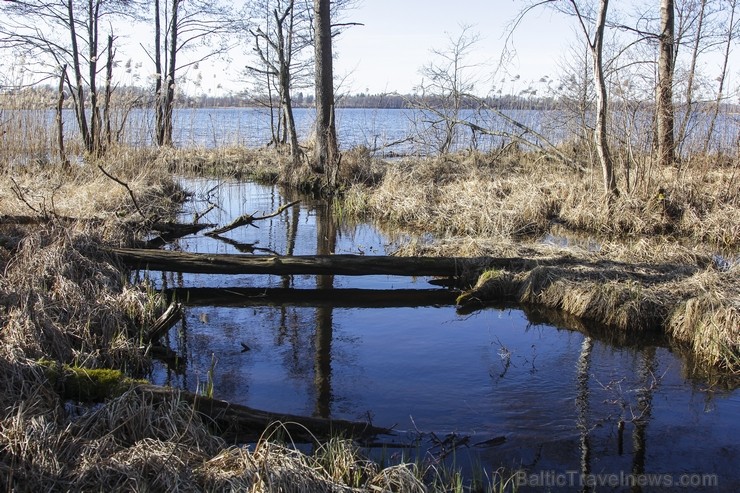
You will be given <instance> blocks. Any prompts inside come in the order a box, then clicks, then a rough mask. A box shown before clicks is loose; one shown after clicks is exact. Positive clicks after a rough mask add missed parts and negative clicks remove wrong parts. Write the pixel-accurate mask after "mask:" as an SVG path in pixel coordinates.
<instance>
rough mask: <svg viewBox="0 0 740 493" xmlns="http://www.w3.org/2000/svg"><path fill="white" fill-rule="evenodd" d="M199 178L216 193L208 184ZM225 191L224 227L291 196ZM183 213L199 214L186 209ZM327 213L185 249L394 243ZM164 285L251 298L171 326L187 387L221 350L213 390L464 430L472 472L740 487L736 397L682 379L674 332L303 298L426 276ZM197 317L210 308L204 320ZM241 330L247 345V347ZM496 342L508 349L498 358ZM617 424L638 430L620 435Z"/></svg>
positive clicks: (287, 250)
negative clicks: (681, 480) (657, 336)
mask: <svg viewBox="0 0 740 493" xmlns="http://www.w3.org/2000/svg"><path fill="white" fill-rule="evenodd" d="M202 186H203V188H204V189H205V190H209V189H211V188H212V187H213V183H212V182H210V183H206V184H204V185H202ZM218 190H219V191H218V192H217V193H219V194H220V201H221V204H220V205H221V207H222V209H216V210H214V211H213V212H212V214H219V213H221V212H219V211H227V212H228V214H226V213H224V214H223V216H221V217H206V218H204V221H207V222H211V223H218V224H227V223H228V222H230V221H231V220H233V219H234V218H235V217H237V216H239V215H241V214H243V213H255V212H259V211H263V212H265V213H269V212H271V211H274V210H277V209H278V208H279V207H280V205H282V204H283V203H287V202H289V201H292V200H294V199H296V198H297V197H292V196H291V197H286V198H283V197H282V196H281V195H280V194H279V193H278V191H277V189H276V188H275V187H267V188H265V187H257V186H255V185H251V184H231V185H224V186H222V187H220V188H219V189H218ZM286 199H287V200H286ZM185 214H186V215H187V216H188V217H192V212H191V211H188V212H186V213H185ZM333 219H334V218H332V215H331V210H330V208H329V207H327V206H326V205H325V204H323V203H318V202H312V201H311V200H310V199H304V200H303V202H302V203H301V204H300V205H299V206H294V207H291V208H290V209H289V210H288V211H286V213H285V214H283V215H281V216H280V217H275V218H271V219H270V220H269V221H263V222H261V223H260V224H259V229H258V228H241V229H237V230H234V231H231V232H229V234H228V235H225V236H226V238H228V239H229V240H230V241H227V242H224V241H218V239H213V238H206V237H202V236H194V237H188V238H185V239H183V240H181V242H180V243H179V247H181V248H182V249H183V250H188V251H199V252H221V253H236V251H237V248H238V245H243V244H252V245H255V246H258V247H259V248H264V249H269V250H272V251H275V252H278V253H280V254H283V255H290V254H295V255H307V254H315V253H323V254H339V253H349V252H357V251H358V250H360V248H362V250H364V251H366V252H373V253H377V254H385V253H386V249H385V246H386V243H387V242H388V240H387V239H386V238H383V237H381V236H380V235H379V234H378V233H377V232H376V231H375V230H374V229H373V228H372V227H371V226H369V225H366V224H337V223H336V222H335V221H334V220H333ZM261 253H263V252H260V251H254V253H253V254H255V255H257V254H261ZM161 285H162V286H165V285H166V286H168V287H172V286H175V287H178V286H179V287H191V288H192V287H210V288H217V287H218V288H225V289H227V290H229V291H231V293H232V295H233V294H235V293H237V294H238V293H246V294H242V295H243V296H247V297H249V299H248V300H247V302H244V303H241V304H240V303H239V302H238V301H237V300H238V298H235V297H233V296H230V297H229V298H228V299H227V298H226V297H224V299H223V300H222V301H223V302H224V304H225V305H227V306H220V305H219V299H218V298H213V297H212V296H211V297H210V298H209V299H208V301H207V302H206V303H204V304H202V305H197V306H195V305H193V306H191V307H190V308H188V310H187V311H186V317H185V320H184V322H183V324H182V326H181V329H180V332H181V333H180V334H179V335H177V336H176V335H175V333H174V331H173V332H171V333H170V335H169V337H170V341H169V342H170V343H171V344H172V347H173V349H174V350H176V351H177V352H178V353H179V354H183V355H186V356H187V363H188V371H187V373H186V374H184V375H177V374H174V373H168V372H167V369H166V368H164V369H163V370H162V371H161V372H160V373H158V374H157V375H155V377H154V380H155V382H156V381H157V378H159V382H167V383H170V384H171V385H174V386H181V387H185V388H189V389H191V390H194V389H195V388H197V386H198V385H199V383H201V384H202V380H203V378H204V375H206V374H207V371H208V369H209V366H210V363H211V355H212V354H215V355H216V358H217V360H218V364H217V367H216V371H215V374H214V375H215V382H214V389H215V394H216V396H217V397H218V398H221V399H225V400H230V401H234V402H237V403H240V404H245V405H249V406H253V407H256V408H262V409H267V410H270V411H275V412H287V413H294V414H304V415H315V416H327V417H328V416H331V417H333V418H345V419H364V418H366V417H367V416H368V415H372V418H373V422H374V424H377V425H381V426H389V427H395V429H396V430H397V431H398V435H397V436H396V437H394V438H393V439H394V440H395V441H397V442H398V441H402V442H403V441H405V442H408V441H409V439H410V438H413V437H414V436H415V435H414V433H415V429H414V427H417V428H418V430H420V431H423V432H425V433H431V432H434V433H435V434H436V435H437V436H439V437H444V436H447V435H448V434H452V433H456V434H457V435H458V436H461V437H462V436H470V437H471V439H470V443H472V444H478V445H477V446H472V447H470V448H460V449H459V450H458V453H457V456H456V460H457V461H458V465H459V466H462V465H463V464H462V462H464V461H465V460H468V459H469V460H470V462H471V463H472V464H475V466H473V468H474V469H475V468H476V467H479V468H484V469H485V470H486V471H489V472H490V471H494V470H496V469H498V468H499V467H501V466H505V467H507V468H511V469H517V468H524V469H526V470H527V471H529V472H532V473H536V472H539V471H555V472H560V473H564V472H566V471H572V472H576V473H578V475H580V474H581V473H585V474H594V475H597V474H602V473H617V474H618V473H620V472H622V471H623V472H624V474H626V475H630V474H632V473H635V474H639V473H645V474H656V473H673V472H689V473H695V472H708V473H716V474H718V475H719V476H720V478H721V479H722V481H723V482H722V483H721V484H722V485H723V487H722V488H720V489H719V491H723V490H724V491H733V490H734V489H738V490H739V491H740V472H737V471H736V469H735V467H734V466H735V464H736V462H737V460H738V458H740V450H739V447H738V444H737V443H736V441H735V440H733V438H732V437H733V436H735V435H736V433H737V427H738V425H737V423H738V420H737V417H738V416H740V397H739V396H738V393H737V392H724V393H723V392H719V391H717V392H716V394H713V390H711V389H710V390H706V389H705V388H704V386H702V385H697V384H696V382H691V381H687V380H686V379H685V378H684V376H683V375H682V372H681V370H682V361H681V360H680V359H678V358H677V357H676V355H675V354H673V353H672V352H671V351H670V349H669V347H668V346H667V342H666V341H663V340H658V341H652V342H651V344H652V345H649V346H646V345H644V344H643V343H640V344H636V343H635V340H634V339H632V338H630V339H629V340H624V338H623V337H622V338H619V337H614V333H613V332H601V331H598V330H595V328H594V327H592V326H589V325H588V324H586V323H584V324H583V325H582V326H581V327H580V329H581V332H575V331H570V330H560V329H557V328H555V326H553V325H552V324H551V322H547V321H546V320H545V319H544V318H541V317H540V318H538V317H539V315H538V313H537V312H535V311H529V312H527V313H526V314H525V313H524V312H522V311H521V310H519V309H506V308H500V309H493V308H492V309H487V310H482V311H480V312H477V313H474V314H470V315H466V316H461V315H459V314H457V313H456V312H455V310H454V307H452V306H449V305H446V304H443V303H442V302H440V304H439V306H435V305H430V304H429V303H416V302H415V301H414V300H407V299H405V298H404V299H403V300H401V299H400V298H401V296H400V294H395V295H394V296H396V297H398V298H399V299H398V300H396V301H398V303H395V304H393V305H392V306H391V307H388V306H385V307H383V308H375V307H374V306H377V305H375V304H371V303H367V300H365V301H366V303H364V304H360V303H358V304H357V305H362V306H363V307H361V308H358V306H356V305H352V304H350V303H349V302H348V301H346V300H345V301H344V302H343V303H341V304H340V303H334V304H331V303H327V302H326V300H325V299H324V298H322V299H320V300H319V299H310V300H309V299H305V300H303V302H302V303H301V302H300V301H301V300H300V299H299V300H298V302H297V301H296V298H295V295H296V293H297V296H303V294H301V291H300V290H309V289H322V290H328V291H331V292H332V295H334V296H336V295H338V293H340V290H342V291H343V292H345V293H346V292H350V293H358V294H357V295H356V296H362V292H363V291H351V290H354V289H361V290H364V292H367V290H373V291H374V292H376V293H381V292H384V293H389V292H396V293H401V292H407V291H409V290H411V289H415V290H419V289H420V288H423V289H428V288H430V286H429V285H428V284H427V283H426V282H425V281H424V279H409V278H399V277H388V276H370V277H348V276H335V277H332V276H325V277H319V278H317V277H316V276H286V277H277V276H207V275H196V274H189V275H178V276H174V275H171V274H168V275H167V276H166V277H165V281H162V282H161ZM264 288H277V289H287V288H290V289H293V290H294V292H293V294H294V297H290V296H285V297H284V298H281V299H278V300H274V301H273V303H272V304H266V303H260V302H259V301H258V300H259V294H255V293H258V292H259V291H260V290H261V289H264ZM240 289H241V290H243V291H239V290H240ZM296 290H298V291H296ZM402 290H403V291H402ZM304 292H305V291H304ZM401 301H403V303H401ZM371 306H373V308H370V307H371ZM204 313H205V314H207V315H208V316H207V317H202V318H201V317H200V315H201V314H204ZM550 320H552V319H550ZM564 325H565V324H564ZM569 326H571V325H569ZM240 342H245V343H247V344H248V345H249V346H250V347H251V348H252V350H251V351H248V352H246V353H243V352H242V351H241V346H240V344H239V343H240ZM502 347H505V348H506V349H507V351H508V353H507V354H508V357H507V359H506V361H503V362H502V357H501V356H500V354H499V352H500V348H502ZM535 359H536V364H535ZM503 365H506V366H505V367H506V368H507V371H506V372H505V373H504V372H503V368H504V366H503ZM658 367H659V368H660V375H659V376H658V377H656V368H658ZM502 373H503V374H502ZM657 382H659V383H660V385H659V386H658V385H656V383H657ZM707 399H710V400H711V403H710V405H707ZM412 420H413V421H412ZM620 423H621V424H620ZM648 424H649V427H650V429H649V433H648ZM625 428H626V430H625ZM403 430H407V432H404V431H403ZM623 431H626V433H627V435H628V437H631V440H630V439H629V438H628V440H627V443H623V439H622V434H623ZM407 433H408V434H407ZM501 437H504V438H505V440H503V439H500V438H501ZM492 439H496V440H492ZM648 441H649V445H648ZM422 453H423V452H422ZM466 454H469V456H470V457H469V458H468V459H466V458H464V456H465V455H466ZM677 460H680V462H679V463H680V470H679V471H677V470H676V465H675V464H676V461H677ZM583 486H584V485H583V484H579V485H578V486H577V487H576V488H570V489H566V491H573V490H576V489H580V488H581V487H583ZM736 486H737V488H735V487H736ZM595 489H596V490H597V491H604V489H602V488H598V487H597V488H595ZM618 490H619V489H618ZM621 490H622V491H624V490H625V488H622V489H621ZM626 490H629V486H628V487H627V488H626ZM520 491H527V490H526V489H520ZM646 491H647V490H646ZM650 491H652V490H650Z"/></svg>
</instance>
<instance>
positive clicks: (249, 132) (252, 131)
mask: <svg viewBox="0 0 740 493" xmlns="http://www.w3.org/2000/svg"><path fill="white" fill-rule="evenodd" d="M314 116H315V111H314V110H313V109H311V108H296V109H295V121H296V130H297V133H298V138H299V141H305V140H307V139H309V138H310V136H311V132H312V130H313V124H314ZM612 116H613V120H612V123H611V126H610V132H611V135H613V136H614V137H615V138H616V139H618V140H619V141H621V142H631V143H632V145H633V147H634V148H633V151H638V150H643V151H644V152H647V153H649V152H650V148H649V145H650V142H649V141H647V139H645V138H644V137H645V132H646V131H647V132H649V131H650V128H651V127H650V125H651V121H652V120H651V118H652V113H650V112H643V113H637V114H632V113H626V112H617V111H613V112H612ZM114 118H115V119H121V118H122V115H121V114H116V115H115V117H114ZM275 118H276V117H275ZM459 118H460V119H461V120H466V121H470V122H472V123H475V124H476V125H479V126H481V127H482V128H485V129H487V130H488V131H490V132H491V134H492V135H484V134H482V133H481V132H475V133H473V132H471V130H470V129H469V128H467V127H463V126H458V127H457V130H456V131H455V140H454V144H453V149H458V150H460V149H468V148H475V149H478V150H480V151H484V152H485V151H490V150H493V149H498V148H501V147H502V145H504V144H508V143H509V142H511V141H512V140H513V139H516V140H517V141H519V142H529V143H531V144H534V145H538V146H543V147H545V148H547V146H548V145H549V144H555V145H557V144H561V143H562V142H564V141H567V140H569V139H572V138H573V136H574V135H581V134H582V132H583V130H582V128H581V127H582V125H581V123H580V121H579V117H578V115H575V114H572V113H566V112H564V111H560V110H503V111H501V112H497V111H485V110H484V111H480V112H476V111H473V110H462V111H461V113H460V115H459ZM48 119H49V122H53V113H52V112H49V116H48ZM173 120H174V130H173V140H174V143H175V145H176V146H178V147H192V146H198V147H201V146H205V147H221V146H233V145H237V146H246V147H261V146H264V145H266V144H267V143H268V142H269V141H270V136H271V130H270V129H271V121H272V118H271V115H270V112H269V110H267V109H265V108H178V109H176V110H175V112H174V115H173ZM435 120H439V117H438V116H436V115H433V114H430V113H428V112H422V111H418V110H410V109H383V108H379V109H357V108H337V110H336V122H337V133H338V136H339V144H340V147H342V148H343V149H349V148H352V147H356V146H360V145H361V146H365V147H367V148H368V149H371V150H373V151H376V152H377V154H378V155H380V156H383V155H391V156H393V155H399V154H434V153H435V152H436V151H437V150H438V146H439V142H440V132H439V130H438V129H435V128H434V127H433V126H432V125H431V124H430V122H431V121H435ZM65 121H66V123H65V125H66V128H67V133H68V135H72V133H73V132H74V131H75V122H74V114H73V113H72V112H71V111H68V112H66V117H65ZM708 124H709V117H708V116H707V115H706V114H702V113H696V114H694V115H692V118H691V122H690V125H689V131H688V133H687V138H686V143H685V144H684V145H683V146H682V147H681V149H682V151H684V152H687V151H689V150H690V149H692V148H701V146H702V144H703V138H704V137H703V136H704V134H705V133H706V127H707V126H708ZM117 125H118V124H115V125H114V127H117ZM522 125H523V126H522ZM125 128H126V132H125V133H124V135H125V136H126V137H125V140H126V142H127V143H129V144H132V145H137V146H147V145H150V144H151V142H152V136H153V135H154V128H153V114H152V111H151V110H146V109H136V110H133V111H131V112H130V114H127V116H126V123H125ZM739 132H740V115H734V114H721V115H720V117H719V119H718V120H717V123H716V126H715V133H714V137H713V142H714V144H715V145H716V146H717V147H718V148H720V149H725V150H733V151H734V150H735V148H736V146H737V136H738V134H739ZM646 146H648V147H647V148H646Z"/></svg>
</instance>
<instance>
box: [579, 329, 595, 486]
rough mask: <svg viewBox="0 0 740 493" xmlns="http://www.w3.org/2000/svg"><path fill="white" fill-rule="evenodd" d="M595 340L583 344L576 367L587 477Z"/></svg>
mask: <svg viewBox="0 0 740 493" xmlns="http://www.w3.org/2000/svg"><path fill="white" fill-rule="evenodd" d="M593 347H594V343H593V340H592V339H591V338H590V337H588V336H586V337H584V339H583V343H582V344H581V354H580V356H579V357H578V364H577V366H576V368H577V373H576V385H577V394H576V411H577V413H578V417H577V420H576V427H577V428H578V431H579V433H580V445H581V463H580V468H581V474H582V475H583V476H586V475H588V474H591V439H590V437H589V433H590V427H589V423H588V421H589V419H588V417H589V416H588V415H589V410H590V406H589V403H588V398H589V394H590V392H589V386H588V381H589V378H590V375H591V351H592V350H593ZM582 491H589V488H588V486H587V485H585V484H584V485H583V489H582Z"/></svg>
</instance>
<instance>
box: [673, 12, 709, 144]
mask: <svg viewBox="0 0 740 493" xmlns="http://www.w3.org/2000/svg"><path fill="white" fill-rule="evenodd" d="M700 1H701V6H700V7H699V15H698V19H697V23H698V25H697V26H696V37H695V38H694V47H693V50H692V52H691V64H690V66H689V73H688V74H687V78H686V95H685V96H684V98H685V100H686V101H685V103H684V104H685V106H686V109H685V111H684V115H683V120H682V121H681V124H680V126H679V128H678V135H677V136H676V145H677V146H678V149H679V153H680V150H681V148H682V147H683V144H684V141H685V139H686V133H687V132H688V128H689V122H690V121H691V114H692V113H693V111H694V106H695V104H694V78H695V77H696V62H697V60H698V59H699V48H700V47H701V42H702V34H703V30H704V17H705V12H706V6H707V0H700Z"/></svg>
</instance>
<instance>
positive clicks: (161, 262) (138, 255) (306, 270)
mask: <svg viewBox="0 0 740 493" xmlns="http://www.w3.org/2000/svg"><path fill="white" fill-rule="evenodd" d="M108 251H109V252H110V253H111V254H113V255H115V256H116V257H118V259H119V260H120V261H121V262H122V263H124V264H127V265H129V266H131V267H133V268H140V269H149V270H160V271H171V272H190V273H201V274H202V273H210V274H274V275H296V274H297V275H300V274H305V275H343V276H365V275H397V276H460V275H463V274H465V273H470V272H474V273H478V272H479V271H480V270H482V269H483V268H495V267H497V268H507V269H510V270H521V269H523V268H525V267H526V266H527V265H529V262H528V261H527V260H526V259H519V258H489V257H482V258H475V257H470V258H468V257H385V256H370V255H298V256H291V257H281V256H277V255H240V254H215V253H187V252H176V251H172V250H140V249H135V248H110V249H108Z"/></svg>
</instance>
